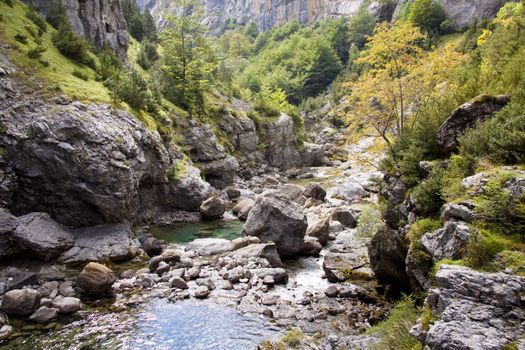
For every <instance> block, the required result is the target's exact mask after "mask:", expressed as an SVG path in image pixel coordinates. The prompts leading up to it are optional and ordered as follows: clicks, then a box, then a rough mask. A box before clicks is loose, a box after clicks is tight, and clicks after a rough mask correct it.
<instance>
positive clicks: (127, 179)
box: [0, 76, 213, 227]
mask: <svg viewBox="0 0 525 350" xmlns="http://www.w3.org/2000/svg"><path fill="white" fill-rule="evenodd" d="M0 86H1V88H0V97H1V98H0V111H1V112H0V122H1V123H2V125H3V128H2V130H3V132H2V133H1V134H0V147H2V149H3V152H2V156H1V157H0V158H1V159H0V168H1V170H2V172H3V174H4V175H3V176H4V180H6V179H9V180H10V183H14V184H15V185H14V186H0V192H1V198H3V199H4V203H3V204H4V205H6V206H7V207H9V208H10V209H11V211H12V212H13V213H14V214H16V215H23V214H27V213H29V212H47V213H49V214H51V216H52V217H53V218H54V219H56V220H57V221H59V222H60V223H63V224H66V225H68V226H73V227H78V226H90V225H96V224H103V223H108V222H109V223H115V222H124V221H129V222H132V223H135V222H139V221H142V220H148V219H151V218H154V217H156V216H157V215H160V214H163V213H165V212H169V211H173V210H177V209H181V210H196V209H198V208H199V206H200V204H201V203H202V202H203V201H204V200H205V199H206V198H209V197H210V195H211V194H212V193H213V191H212V188H211V187H210V186H209V185H208V184H207V183H205V182H204V181H203V180H202V179H201V178H200V173H199V171H198V170H197V169H196V168H194V167H192V166H190V165H187V164H185V163H184V162H183V163H182V164H185V165H182V166H181V165H180V164H179V162H182V160H181V159H182V154H181V152H180V151H178V150H177V149H176V148H175V147H174V146H173V145H172V144H166V145H165V144H163V142H162V140H161V138H160V136H159V135H158V134H157V133H152V132H150V131H148V130H147V129H146V128H145V127H144V126H143V125H142V124H141V123H140V122H139V121H138V120H137V119H136V118H134V117H133V116H132V115H131V114H129V113H128V112H126V111H122V110H115V109H113V108H112V107H110V106H107V105H100V104H91V105H85V104H83V103H80V102H71V101H68V100H66V99H63V98H59V99H58V100H57V101H56V103H49V102H44V101H43V100H42V99H41V98H40V97H39V96H36V95H31V94H28V93H27V92H24V93H22V92H21V91H20V90H19V88H18V87H17V85H16V84H15V83H14V81H13V80H11V79H9V77H5V76H4V77H2V84H0ZM6 86H9V88H6ZM177 167H179V168H180V167H182V168H184V171H181V172H179V174H177V178H173V176H168V174H170V173H171V172H172V171H171V169H173V168H177Z"/></svg>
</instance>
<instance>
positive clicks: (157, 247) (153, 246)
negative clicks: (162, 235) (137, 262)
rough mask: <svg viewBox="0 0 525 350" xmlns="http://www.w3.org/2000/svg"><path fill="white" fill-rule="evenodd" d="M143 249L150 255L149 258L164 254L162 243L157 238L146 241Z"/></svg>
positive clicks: (143, 243)
mask: <svg viewBox="0 0 525 350" xmlns="http://www.w3.org/2000/svg"><path fill="white" fill-rule="evenodd" d="M141 244H142V249H144V251H145V252H146V254H148V256H156V255H160V254H161V253H162V243H161V241H159V240H158V239H156V238H155V237H149V238H146V239H145V240H144V242H142V243H141Z"/></svg>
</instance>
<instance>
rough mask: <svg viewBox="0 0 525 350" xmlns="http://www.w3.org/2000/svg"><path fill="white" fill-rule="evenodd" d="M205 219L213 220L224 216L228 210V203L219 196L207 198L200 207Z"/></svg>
mask: <svg viewBox="0 0 525 350" xmlns="http://www.w3.org/2000/svg"><path fill="white" fill-rule="evenodd" d="M199 210H200V212H201V215H202V217H203V219H207V220H213V219H218V218H220V217H222V215H223V214H224V211H225V210H226V205H225V204H224V202H223V200H222V199H221V198H220V197H218V196H213V197H211V198H208V199H207V200H205V201H204V202H203V203H202V204H201V207H200V209H199Z"/></svg>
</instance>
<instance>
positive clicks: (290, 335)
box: [283, 328, 303, 348]
mask: <svg viewBox="0 0 525 350" xmlns="http://www.w3.org/2000/svg"><path fill="white" fill-rule="evenodd" d="M302 338H303V332H301V329H299V328H295V329H292V330H289V331H288V332H286V334H285V335H284V337H283V343H285V344H286V345H288V346H289V347H291V348H296V347H298V346H299V345H300V344H301V339H302Z"/></svg>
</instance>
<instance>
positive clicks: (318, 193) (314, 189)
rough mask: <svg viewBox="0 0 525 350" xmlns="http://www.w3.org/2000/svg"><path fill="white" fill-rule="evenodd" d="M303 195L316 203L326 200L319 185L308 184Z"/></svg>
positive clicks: (323, 191) (323, 190)
mask: <svg viewBox="0 0 525 350" xmlns="http://www.w3.org/2000/svg"><path fill="white" fill-rule="evenodd" d="M303 195H304V196H305V197H307V198H313V199H316V200H318V201H324V199H325V198H326V191H325V189H324V188H322V187H321V185H319V184H313V183H311V184H308V185H307V186H306V188H305V189H304V192H303Z"/></svg>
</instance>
